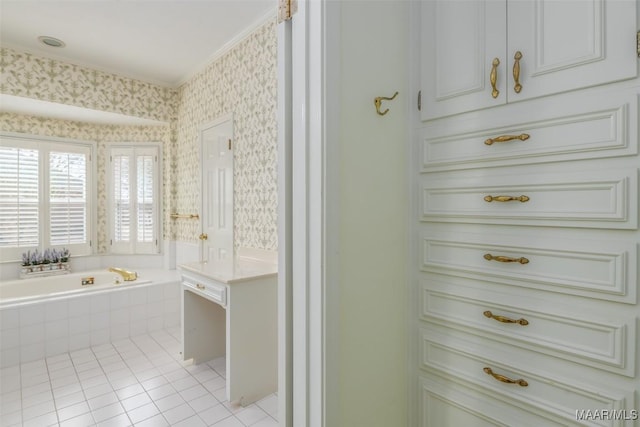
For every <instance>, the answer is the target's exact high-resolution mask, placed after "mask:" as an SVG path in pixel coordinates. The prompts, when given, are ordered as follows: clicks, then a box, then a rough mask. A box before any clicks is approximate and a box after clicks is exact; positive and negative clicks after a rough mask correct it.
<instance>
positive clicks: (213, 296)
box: [182, 275, 227, 307]
mask: <svg viewBox="0 0 640 427" xmlns="http://www.w3.org/2000/svg"><path fill="white" fill-rule="evenodd" d="M182 286H183V287H184V288H185V289H188V290H189V291H191V292H194V293H196V294H198V295H202V296H203V297H205V298H207V299H208V300H211V301H213V302H215V303H218V304H220V305H221V306H223V307H224V306H226V305H227V288H226V286H225V285H223V284H220V283H215V282H213V281H208V280H202V279H197V278H195V277H191V276H185V275H183V276H182Z"/></svg>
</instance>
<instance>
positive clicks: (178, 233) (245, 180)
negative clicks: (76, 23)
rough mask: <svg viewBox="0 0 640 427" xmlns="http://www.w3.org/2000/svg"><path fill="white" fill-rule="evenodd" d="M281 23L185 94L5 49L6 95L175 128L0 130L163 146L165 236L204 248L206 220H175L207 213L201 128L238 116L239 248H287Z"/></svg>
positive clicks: (59, 125)
mask: <svg viewBox="0 0 640 427" xmlns="http://www.w3.org/2000/svg"><path fill="white" fill-rule="evenodd" d="M276 78H277V75H276V25H275V20H274V21H273V22H269V23H267V24H265V25H264V26H262V27H261V28H259V29H257V30H256V31H255V32H254V33H252V34H251V35H249V36H248V37H246V38H245V39H244V40H242V41H241V42H240V43H238V45H236V46H235V47H234V48H233V49H231V50H230V51H229V52H227V53H226V54H225V55H224V56H222V57H221V58H219V59H218V60H216V61H215V62H213V63H212V64H210V65H209V66H207V67H206V68H205V69H204V70H202V71H201V72H200V73H199V74H197V75H196V76H194V77H193V78H192V79H191V80H190V81H188V82H187V83H185V84H184V85H183V86H181V87H180V88H179V89H171V88H165V87H162V86H157V85H154V84H150V83H145V82H141V81H138V80H132V79H129V78H126V77H121V76H117V75H113V74H108V73H104V72H101V71H96V70H91V69H88V68H84V67H80V66H77V65H73V64H67V63H64V62H61V61H57V60H52V59H46V58H41V57H37V56H35V55H32V54H28V53H22V52H18V51H15V50H12V49H8V48H1V49H0V93H4V94H9V95H15V96H22V97H28V98H36V99H41V100H46V101H51V102H57V103H63V104H69V105H75V106H79V107H85V108H91V109H96V110H102V111H109V112H115V113H121V114H127V115H131V116H136V117H142V118H148V119H154V120H160V121H164V122H168V123H169V125H167V126H160V127H154V126H116V125H97V124H89V123H79V122H69V121H64V120H56V119H49V118H41V117H31V116H22V115H16V114H7V113H2V114H0V130H4V131H10V132H21V133H27V134H32V135H50V136H56V137H63V138H65V137H66V138H72V139H79V140H90V141H97V142H98V166H99V168H100V169H99V171H104V149H105V144H104V143H105V142H106V141H114V142H122V141H130V142H137V141H139V142H144V141H161V142H162V143H163V154H164V163H163V165H164V170H163V198H164V206H163V226H164V238H165V239H172V240H179V241H186V242H197V236H198V234H199V233H200V231H199V230H200V224H199V222H198V221H191V220H170V219H168V215H169V213H170V212H180V213H195V212H199V211H200V171H199V162H200V160H199V158H198V153H199V140H198V130H199V128H200V126H202V125H203V124H206V123H208V122H211V121H213V120H214V119H215V118H217V117H219V116H221V115H223V114H226V113H230V112H232V113H233V115H234V134H235V141H234V143H235V150H234V156H235V157H234V165H235V166H234V167H235V172H234V185H235V188H234V203H235V206H234V219H235V224H234V229H235V236H234V239H235V242H234V245H235V247H236V248H238V247H248V248H257V249H266V250H277V228H276V224H277V221H276V214H277V184H276V183H277V181H276V179H277V178H276V177H277V172H276V158H277V147H276V96H277V93H276ZM104 189H105V188H104V183H100V185H99V188H98V192H99V195H98V197H99V200H100V206H99V212H98V223H99V230H100V232H99V239H98V240H99V242H98V249H99V252H101V253H103V252H105V251H106V250H107V246H106V233H105V224H106V217H105V215H106V212H105V209H104V203H105V201H106V196H105V194H104Z"/></svg>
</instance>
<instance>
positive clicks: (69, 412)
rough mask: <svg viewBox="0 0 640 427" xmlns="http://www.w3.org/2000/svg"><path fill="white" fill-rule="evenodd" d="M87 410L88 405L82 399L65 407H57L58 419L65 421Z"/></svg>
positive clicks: (88, 410)
mask: <svg viewBox="0 0 640 427" xmlns="http://www.w3.org/2000/svg"><path fill="white" fill-rule="evenodd" d="M88 412H90V409H89V405H88V404H87V402H86V401H83V402H80V403H76V404H75V405H71V406H67V407H66V408H59V409H58V419H59V420H60V421H66V420H69V419H71V418H75V417H77V416H80V415H83V414H86V413H88Z"/></svg>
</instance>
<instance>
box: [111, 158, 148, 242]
mask: <svg viewBox="0 0 640 427" xmlns="http://www.w3.org/2000/svg"><path fill="white" fill-rule="evenodd" d="M110 159H111V204H112V205H111V206H112V207H111V209H112V212H113V218H112V221H111V224H112V240H111V251H112V252H115V253H156V252H158V229H159V227H158V206H159V200H158V194H159V190H158V184H159V183H158V176H159V171H158V169H159V168H158V149H157V147H139V146H136V147H113V148H112V149H111V155H110Z"/></svg>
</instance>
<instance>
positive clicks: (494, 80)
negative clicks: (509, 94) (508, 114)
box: [489, 58, 500, 98]
mask: <svg viewBox="0 0 640 427" xmlns="http://www.w3.org/2000/svg"><path fill="white" fill-rule="evenodd" d="M498 65H500V60H499V59H498V58H493V62H492V63H491V74H489V81H490V82H491V87H492V88H493V91H491V96H493V97H494V98H497V97H498V95H499V94H500V91H499V90H498V89H497V88H496V83H497V81H498Z"/></svg>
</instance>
